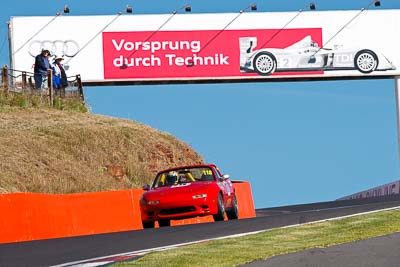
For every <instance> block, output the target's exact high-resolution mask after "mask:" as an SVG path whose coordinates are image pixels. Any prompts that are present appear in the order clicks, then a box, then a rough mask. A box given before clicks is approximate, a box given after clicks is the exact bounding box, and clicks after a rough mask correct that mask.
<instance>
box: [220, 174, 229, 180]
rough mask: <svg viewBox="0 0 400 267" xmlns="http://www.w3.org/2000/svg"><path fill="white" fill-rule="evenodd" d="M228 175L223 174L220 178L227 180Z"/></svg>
mask: <svg viewBox="0 0 400 267" xmlns="http://www.w3.org/2000/svg"><path fill="white" fill-rule="evenodd" d="M229 177H230V176H229V174H224V175H222V178H224V180H228V179H229Z"/></svg>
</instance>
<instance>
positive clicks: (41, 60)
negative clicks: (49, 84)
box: [34, 54, 50, 76]
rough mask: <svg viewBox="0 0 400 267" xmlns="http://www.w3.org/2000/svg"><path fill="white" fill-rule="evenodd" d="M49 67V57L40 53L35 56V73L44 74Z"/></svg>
mask: <svg viewBox="0 0 400 267" xmlns="http://www.w3.org/2000/svg"><path fill="white" fill-rule="evenodd" d="M49 68H50V63H49V59H48V58H47V57H46V56H43V55H42V54H40V55H37V56H36V57H35V68H34V72H35V74H36V75H38V74H39V75H42V76H46V75H47V70H48V69H49Z"/></svg>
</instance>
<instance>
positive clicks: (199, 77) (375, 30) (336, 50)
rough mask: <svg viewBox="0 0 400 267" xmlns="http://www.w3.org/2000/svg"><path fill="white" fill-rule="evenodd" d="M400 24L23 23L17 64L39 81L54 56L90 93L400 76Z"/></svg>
mask: <svg viewBox="0 0 400 267" xmlns="http://www.w3.org/2000/svg"><path fill="white" fill-rule="evenodd" d="M399 25H400V11H399V10H351V11H318V12H311V11H302V10H300V11H298V12H273V13H247V12H246V13H243V14H239V15H238V14H235V13H225V14H173V15H168V14H167V15H135V16H123V15H120V14H118V15H115V16H75V17H74V16H69V17H67V16H62V17H57V18H55V19H54V18H51V17H13V18H11V21H10V37H11V38H10V53H11V57H10V58H11V68H12V69H15V70H20V71H28V72H32V71H33V63H34V57H35V56H36V55H37V54H39V53H40V51H41V50H42V49H48V50H49V51H50V52H51V54H52V55H53V56H56V55H61V56H63V57H64V64H65V65H67V66H68V70H67V72H68V75H75V74H80V75H81V77H82V80H83V82H85V83H87V84H102V83H104V84H105V83H114V84H118V83H124V84H135V83H153V84H154V83H169V82H171V83H174V82H183V83H186V82H199V81H200V82H202V81H203V82H214V81H219V82H224V81H255V80H265V81H268V80H276V79H278V80H282V81H285V80H288V79H296V80H302V79H304V80H309V79H317V80H322V79H326V78H331V79H336V78H338V79H339V78H341V79H343V78H345V79H346V78H364V77H382V76H387V77H394V76H398V75H400V71H399V70H400V53H398V51H397V50H398V47H399V46H400V40H399V39H400V37H399V36H400V32H399V31H400V27H399ZM77 28H79V29H80V30H79V31H77V30H76V29H77ZM32 33H36V34H34V35H33V36H32Z"/></svg>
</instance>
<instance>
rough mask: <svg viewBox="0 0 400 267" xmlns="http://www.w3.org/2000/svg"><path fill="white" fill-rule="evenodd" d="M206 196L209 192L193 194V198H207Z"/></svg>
mask: <svg viewBox="0 0 400 267" xmlns="http://www.w3.org/2000/svg"><path fill="white" fill-rule="evenodd" d="M206 197H207V194H199V195H194V196H192V198H193V199H199V198H206Z"/></svg>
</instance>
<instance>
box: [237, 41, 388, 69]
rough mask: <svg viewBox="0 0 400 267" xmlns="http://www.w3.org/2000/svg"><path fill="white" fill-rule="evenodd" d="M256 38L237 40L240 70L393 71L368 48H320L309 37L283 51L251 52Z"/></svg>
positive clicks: (269, 49) (379, 55)
mask: <svg viewBox="0 0 400 267" xmlns="http://www.w3.org/2000/svg"><path fill="white" fill-rule="evenodd" d="M256 42H257V38H256V37H244V38H239V44H240V70H241V71H242V72H256V73H258V74H259V75H271V74H272V73H274V72H278V71H279V72H283V71H326V70H358V71H360V72H361V73H371V72H373V71H385V70H394V69H396V68H395V66H394V65H393V64H392V62H391V61H389V59H387V58H386V57H385V56H384V55H382V54H380V53H378V52H376V51H373V50H371V49H355V48H343V47H342V46H337V45H336V46H334V48H332V49H328V48H320V47H319V46H318V44H317V43H316V42H314V41H313V40H312V39H311V36H306V37H304V38H303V39H302V40H300V41H298V42H296V43H294V44H292V45H290V46H288V47H286V48H262V49H259V50H254V51H253V47H255V46H256Z"/></svg>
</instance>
